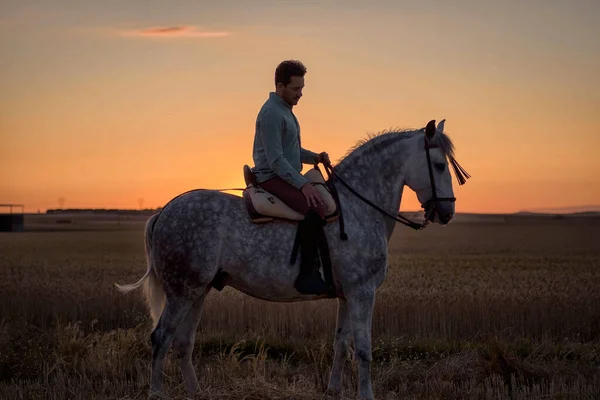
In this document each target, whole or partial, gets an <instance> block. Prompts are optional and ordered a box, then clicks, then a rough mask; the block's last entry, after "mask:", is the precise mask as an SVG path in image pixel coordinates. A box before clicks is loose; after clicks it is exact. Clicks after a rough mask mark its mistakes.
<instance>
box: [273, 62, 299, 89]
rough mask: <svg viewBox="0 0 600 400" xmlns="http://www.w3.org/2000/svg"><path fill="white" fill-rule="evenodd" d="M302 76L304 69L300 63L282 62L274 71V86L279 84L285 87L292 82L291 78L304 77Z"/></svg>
mask: <svg viewBox="0 0 600 400" xmlns="http://www.w3.org/2000/svg"><path fill="white" fill-rule="evenodd" d="M304 74H306V67H305V66H304V64H302V63H301V62H300V61H298V60H286V61H282V62H281V63H280V64H279V65H278V66H277V69H275V86H277V84H278V83H279V82H281V83H283V84H284V85H286V86H287V85H289V84H290V82H291V81H292V76H300V77H304Z"/></svg>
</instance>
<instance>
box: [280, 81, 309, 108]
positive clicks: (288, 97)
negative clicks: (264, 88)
mask: <svg viewBox="0 0 600 400" xmlns="http://www.w3.org/2000/svg"><path fill="white" fill-rule="evenodd" d="M277 86H278V87H279V89H280V92H281V93H280V95H281V97H282V98H283V100H284V101H285V102H286V103H288V104H289V105H290V106H295V105H296V104H298V100H300V97H302V89H303V88H304V77H301V76H292V81H291V82H290V83H289V85H287V86H284V85H283V84H282V83H278V84H277Z"/></svg>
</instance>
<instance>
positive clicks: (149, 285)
mask: <svg viewBox="0 0 600 400" xmlns="http://www.w3.org/2000/svg"><path fill="white" fill-rule="evenodd" d="M158 216H159V214H155V215H153V216H152V217H150V219H149V220H148V222H147V223H146V240H145V243H146V259H147V260H148V269H147V270H146V273H145V274H144V276H142V277H141V278H140V280H139V281H137V282H136V283H132V284H130V285H119V284H117V283H115V286H116V287H117V289H119V291H121V292H122V293H129V292H131V291H132V290H135V289H138V288H139V287H140V286H142V285H143V284H145V285H144V294H145V295H146V303H147V304H148V308H149V310H150V315H151V316H152V321H153V322H154V324H153V328H154V327H156V325H157V324H158V319H159V318H160V315H161V314H162V310H163V308H164V306H165V300H166V297H165V292H164V291H163V288H162V285H161V283H160V281H159V280H158V277H157V276H156V273H155V271H154V254H153V251H152V232H153V230H154V223H155V222H156V219H157V218H158Z"/></svg>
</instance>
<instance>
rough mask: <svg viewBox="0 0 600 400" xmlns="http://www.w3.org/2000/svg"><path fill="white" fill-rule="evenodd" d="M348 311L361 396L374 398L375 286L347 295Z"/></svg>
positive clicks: (369, 398) (358, 289)
mask: <svg viewBox="0 0 600 400" xmlns="http://www.w3.org/2000/svg"><path fill="white" fill-rule="evenodd" d="M347 301H348V312H349V316H350V322H351V324H352V333H353V335H354V355H355V358H356V360H357V361H358V392H359V398H360V399H365V400H367V399H368V400H372V399H374V397H373V385H372V383H371V361H372V359H373V357H372V354H371V327H372V323H373V305H374V304H375V288H368V287H362V288H357V290H356V291H353V292H351V294H350V295H349V296H347Z"/></svg>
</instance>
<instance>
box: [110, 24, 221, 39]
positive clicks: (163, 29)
mask: <svg viewBox="0 0 600 400" xmlns="http://www.w3.org/2000/svg"><path fill="white" fill-rule="evenodd" d="M121 35H122V36H126V37H134V38H215V37H224V36H229V35H231V32H224V31H206V30H201V29H200V28H198V27H195V26H179V25H176V26H160V27H153V28H145V29H135V30H126V31H121Z"/></svg>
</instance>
